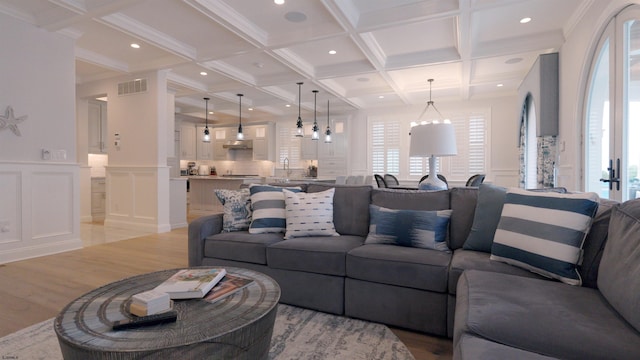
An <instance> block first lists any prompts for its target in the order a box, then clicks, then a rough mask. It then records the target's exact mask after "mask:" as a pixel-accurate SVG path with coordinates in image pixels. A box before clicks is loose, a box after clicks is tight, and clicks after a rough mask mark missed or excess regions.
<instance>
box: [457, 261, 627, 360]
mask: <svg viewBox="0 0 640 360" xmlns="http://www.w3.org/2000/svg"><path fill="white" fill-rule="evenodd" d="M465 335H470V336H475V337H479V338H482V339H485V340H487V341H492V342H495V343H499V344H503V345H505V346H509V347H514V348H516V349H520V350H524V351H529V352H533V353H537V354H540V355H544V356H550V357H557V358H562V359H640V335H639V334H638V333H637V332H636V331H635V330H634V329H633V328H632V327H631V326H630V325H629V323H627V322H626V321H625V320H624V319H623V318H622V317H621V316H620V315H619V314H618V313H617V312H616V311H615V310H614V309H613V308H612V307H611V306H610V305H609V303H608V302H607V301H606V299H605V298H604V297H603V296H602V294H601V293H600V292H598V290H596V289H591V288H586V287H578V286H570V285H566V284H562V283H559V282H555V281H548V280H540V279H532V278H525V277H521V276H515V275H508V274H499V273H491V272H484V271H476V270H469V271H465V272H464V273H463V274H462V276H461V277H460V280H459V281H458V289H457V302H456V312H455V331H454V334H453V342H454V348H458V349H459V350H458V352H459V353H460V354H465V353H466V354H473V352H472V348H467V347H466V346H471V345H468V344H467V345H465V344H464V343H462V339H463V338H464V336H465ZM460 358H462V357H460ZM469 358H472V359H476V357H475V355H472V356H470V357H469Z"/></svg>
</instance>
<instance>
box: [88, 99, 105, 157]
mask: <svg viewBox="0 0 640 360" xmlns="http://www.w3.org/2000/svg"><path fill="white" fill-rule="evenodd" d="M88 119H89V124H88V125H89V126H88V127H89V134H88V135H89V153H91V154H106V153H107V103H106V102H104V101H89V116H88Z"/></svg>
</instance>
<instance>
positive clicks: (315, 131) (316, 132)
mask: <svg viewBox="0 0 640 360" xmlns="http://www.w3.org/2000/svg"><path fill="white" fill-rule="evenodd" d="M317 98H318V90H313V134H311V140H318V139H319V138H320V133H319V131H320V128H319V127H318V120H317V119H316V99H317Z"/></svg>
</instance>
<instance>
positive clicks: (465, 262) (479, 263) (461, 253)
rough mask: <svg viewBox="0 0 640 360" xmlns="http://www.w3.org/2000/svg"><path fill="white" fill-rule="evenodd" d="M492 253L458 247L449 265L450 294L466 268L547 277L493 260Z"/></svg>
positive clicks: (539, 277) (454, 290)
mask: <svg viewBox="0 0 640 360" xmlns="http://www.w3.org/2000/svg"><path fill="white" fill-rule="evenodd" d="M490 256H491V254H488V253H486V252H482V251H473V250H464V249H458V250H455V251H454V252H453V257H452V258H451V266H450V267H449V294H454V295H455V293H456V289H457V285H458V279H459V278H460V276H461V275H462V273H463V272H464V271H465V270H482V271H489V272H497V273H501V274H511V275H518V276H524V277H530V278H536V279H546V277H543V276H542V275H538V274H536V273H532V272H531V271H529V270H527V269H523V268H521V267H517V266H513V265H509V264H507V263H504V262H501V261H495V260H491V259H490V258H489V257H490Z"/></svg>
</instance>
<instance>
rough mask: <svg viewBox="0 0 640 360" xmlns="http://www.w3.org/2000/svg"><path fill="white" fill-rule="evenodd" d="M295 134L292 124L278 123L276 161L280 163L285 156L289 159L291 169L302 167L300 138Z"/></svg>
mask: <svg viewBox="0 0 640 360" xmlns="http://www.w3.org/2000/svg"><path fill="white" fill-rule="evenodd" d="M294 125H295V124H294ZM295 135H296V128H295V127H294V126H292V127H290V126H281V125H280V124H278V162H279V163H280V164H282V163H283V162H284V159H285V158H287V159H289V167H290V168H292V169H295V168H302V167H303V164H302V162H301V161H300V145H301V144H300V138H299V137H296V136H295Z"/></svg>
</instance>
